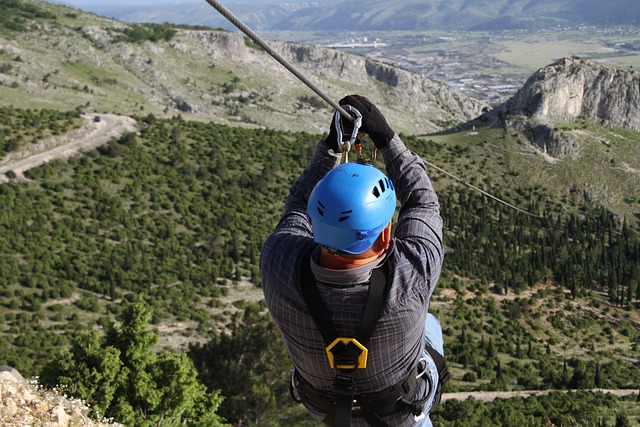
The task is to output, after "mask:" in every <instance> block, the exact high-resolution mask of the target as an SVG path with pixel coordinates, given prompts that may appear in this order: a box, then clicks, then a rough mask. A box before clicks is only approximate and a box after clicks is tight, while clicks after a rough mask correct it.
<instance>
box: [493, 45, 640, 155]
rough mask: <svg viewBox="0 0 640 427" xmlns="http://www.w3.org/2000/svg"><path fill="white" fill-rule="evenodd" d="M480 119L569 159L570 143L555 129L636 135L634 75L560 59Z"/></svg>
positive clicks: (638, 99) (637, 82)
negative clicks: (587, 125)
mask: <svg viewBox="0 0 640 427" xmlns="http://www.w3.org/2000/svg"><path fill="white" fill-rule="evenodd" d="M480 119H481V120H482V121H484V122H489V123H490V124H492V125H500V126H504V127H512V128H515V129H516V130H518V131H521V132H523V133H524V134H525V135H526V136H527V137H528V138H529V140H530V141H531V142H532V143H534V144H535V145H537V146H539V147H540V148H541V149H542V150H544V151H545V152H547V153H549V154H552V155H555V156H559V157H564V156H569V157H575V156H576V155H577V147H576V145H575V143H574V142H573V141H572V140H571V138H567V137H565V136H562V135H560V134H559V133H558V132H557V131H556V130H555V124H557V123H560V122H572V121H575V120H577V119H584V120H587V121H590V122H594V123H598V124H600V125H603V126H607V127H621V128H625V129H631V130H636V131H640V73H637V72H636V71H635V70H633V69H632V68H621V67H615V66H609V65H601V64H594V63H591V62H587V61H583V60H581V59H580V58H576V57H572V58H563V59H560V60H559V61H557V62H555V63H553V64H551V65H549V66H546V67H544V68H542V69H540V70H538V71H537V72H536V73H534V74H533V75H532V76H531V77H530V78H529V79H528V80H527V82H526V83H525V84H524V86H523V87H522V88H521V89H520V90H519V91H518V92H517V93H516V94H515V95H514V96H513V97H512V98H511V99H510V100H509V101H507V102H506V103H504V104H503V105H501V106H500V107H498V108H496V109H495V110H493V111H490V112H488V113H486V114H485V115H483V116H482V117H481V118H480Z"/></svg>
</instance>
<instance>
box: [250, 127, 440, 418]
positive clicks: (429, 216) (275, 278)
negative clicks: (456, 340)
mask: <svg viewBox="0 0 640 427" xmlns="http://www.w3.org/2000/svg"><path fill="white" fill-rule="evenodd" d="M380 151H381V153H382V156H383V158H384V163H385V166H386V171H387V175H388V176H389V178H391V180H392V181H393V184H394V186H395V188H396V193H397V197H398V200H399V201H400V204H401V210H400V213H399V218H398V220H397V222H396V223H395V224H394V229H395V237H394V238H393V240H392V244H391V246H390V249H389V250H388V251H387V253H386V255H385V256H384V257H383V258H382V259H379V260H377V261H375V262H372V263H369V264H366V265H364V266H360V267H358V268H355V269H349V270H329V269H326V268H323V267H320V266H319V265H318V258H319V248H318V247H317V244H316V243H314V241H313V235H312V231H311V224H310V222H309V219H308V217H307V215H306V205H307V200H308V197H309V194H310V192H311V190H312V189H313V188H314V186H315V184H316V183H317V182H318V181H319V180H320V179H321V178H322V177H323V176H324V175H325V174H326V173H327V172H328V171H330V170H331V169H332V168H334V167H335V166H337V165H338V164H339V160H340V157H339V154H335V153H333V151H332V150H330V149H329V148H328V147H327V145H326V144H325V143H324V142H321V143H319V144H318V147H317V149H316V152H315V155H314V157H313V159H312V160H311V162H310V163H309V165H308V166H307V168H306V169H305V170H304V171H303V173H302V174H301V175H300V177H299V178H298V179H297V181H296V182H295V183H294V184H293V186H292V187H291V189H290V192H289V196H288V198H287V201H286V203H285V211H284V214H283V215H282V218H281V220H280V222H279V224H278V226H277V227H276V230H275V232H274V233H273V234H272V235H271V236H270V237H269V238H268V239H267V240H266V242H265V244H264V246H263V249H262V254H261V259H260V269H261V273H262V280H263V289H264V295H265V299H266V302H267V306H268V308H269V311H270V313H271V316H272V317H273V319H274V320H275V322H276V324H277V325H278V328H279V329H280V332H281V334H282V338H283V339H284V343H285V345H286V347H287V350H288V352H289V354H290V356H291V359H292V362H293V364H294V366H295V367H296V369H297V371H298V373H299V375H300V376H302V378H304V379H305V380H306V381H307V382H309V383H311V384H312V385H313V386H314V388H315V389H317V390H327V391H330V390H331V389H332V383H333V381H334V379H335V371H334V370H333V369H331V368H330V367H329V363H328V360H327V355H326V353H325V347H326V345H325V343H324V341H323V339H322V336H321V335H320V333H319V331H318V330H317V328H316V326H315V324H314V321H313V319H312V317H311V315H310V314H309V310H308V309H307V306H306V305H305V302H304V298H303V296H302V293H301V288H300V283H299V271H300V267H301V265H302V263H310V264H311V268H312V271H313V273H314V275H315V277H316V280H317V282H318V289H319V292H320V296H321V298H322V299H323V302H324V304H325V306H326V307H328V310H329V311H330V318H331V319H332V321H333V323H334V325H335V327H336V329H337V331H338V333H339V334H341V336H345V337H349V336H352V335H353V333H354V331H355V329H356V328H357V326H358V325H359V323H360V321H361V319H362V314H363V311H364V306H365V302H366V298H367V286H368V282H369V280H370V276H371V270H372V269H373V268H375V267H376V266H378V265H379V264H380V263H384V262H386V263H388V265H389V281H390V289H389V291H388V297H387V300H386V301H385V306H384V308H383V312H382V315H381V318H380V320H379V322H378V325H377V327H376V329H375V331H374V333H373V336H372V338H371V340H370V341H369V345H368V346H367V348H368V349H369V358H368V362H367V367H366V368H365V369H359V370H358V371H357V372H356V374H355V376H354V378H355V385H356V393H369V392H375V391H379V390H383V389H385V388H387V387H389V386H392V385H394V384H396V383H397V382H399V381H402V380H404V379H406V378H407V376H408V374H409V372H410V371H411V370H412V368H413V367H414V366H416V364H417V363H418V361H419V359H420V358H421V357H422V355H423V351H424V325H425V318H426V315H427V309H428V307H429V300H430V298H431V295H432V293H433V289H434V287H435V285H436V282H437V280H438V277H439V276H440V271H441V267H442V262H443V255H444V250H443V243H442V219H441V217H440V208H439V204H438V199H437V196H436V194H435V192H434V190H433V186H432V185H431V181H430V180H429V178H428V177H427V174H426V171H425V167H424V163H423V162H422V160H421V159H420V158H419V157H418V156H417V155H416V154H414V153H412V152H410V151H409V150H408V149H407V148H406V147H405V145H404V143H403V142H402V141H401V139H400V137H399V136H398V135H395V136H394V138H393V139H392V140H391V141H390V143H389V145H388V146H387V147H385V148H384V149H382V150H380ZM310 253H312V255H311V256H309V254H310ZM427 392H428V385H426V384H424V382H423V381H421V384H420V387H419V390H418V391H417V395H416V397H417V398H420V397H422V396H424V394H425V393H427ZM306 406H307V410H308V412H309V413H310V414H311V415H312V416H313V417H314V418H316V419H318V420H322V419H323V418H324V416H325V415H326V414H324V413H321V412H320V411H318V410H317V409H316V408H313V407H312V406H310V405H306ZM385 421H387V422H388V423H389V425H393V426H412V425H413V424H414V423H415V421H414V417H413V415H412V414H411V413H410V411H409V410H408V409H407V410H402V411H399V412H398V413H394V414H391V415H388V416H386V417H385ZM366 425H367V423H366V422H365V421H364V420H363V419H361V418H359V417H358V416H357V415H356V414H355V413H354V415H353V419H352V426H354V427H357V426H366Z"/></svg>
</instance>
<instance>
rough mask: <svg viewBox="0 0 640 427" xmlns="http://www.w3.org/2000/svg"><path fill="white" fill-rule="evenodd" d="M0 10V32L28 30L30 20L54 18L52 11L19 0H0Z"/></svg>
mask: <svg viewBox="0 0 640 427" xmlns="http://www.w3.org/2000/svg"><path fill="white" fill-rule="evenodd" d="M0 10H2V14H0V34H6V33H9V32H11V31H17V32H24V31H28V30H29V29H30V21H32V20H55V19H56V15H54V14H53V13H51V12H48V11H46V10H44V9H42V8H40V7H38V6H37V5H35V4H33V3H26V2H23V1H20V0H0Z"/></svg>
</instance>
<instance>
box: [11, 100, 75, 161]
mask: <svg viewBox="0 0 640 427" xmlns="http://www.w3.org/2000/svg"><path fill="white" fill-rule="evenodd" d="M79 125H80V119H79V118H78V113H77V112H75V111H68V112H58V111H51V110H22V109H14V108H6V107H0V158H1V157H4V156H5V155H7V154H8V153H11V152H13V151H18V150H21V149H23V148H25V147H28V146H29V145H30V144H35V143H37V142H39V141H41V140H43V139H45V138H48V137H50V136H55V135H62V134H64V133H66V132H68V131H70V130H71V129H73V128H74V127H78V126H79Z"/></svg>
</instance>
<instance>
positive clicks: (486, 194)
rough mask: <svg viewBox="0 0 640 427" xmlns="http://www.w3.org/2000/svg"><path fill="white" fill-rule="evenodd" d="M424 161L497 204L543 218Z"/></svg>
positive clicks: (426, 162)
mask: <svg viewBox="0 0 640 427" xmlns="http://www.w3.org/2000/svg"><path fill="white" fill-rule="evenodd" d="M422 161H423V162H424V163H425V164H426V165H427V166H431V167H432V168H434V169H435V170H437V171H439V172H442V173H443V174H445V175H447V176H449V177H451V178H453V179H455V180H456V181H458V182H460V183H462V184H464V185H466V186H467V187H469V188H472V189H474V190H476V191H479V192H480V193H482V194H484V195H485V196H487V197H490V198H491V199H493V200H495V201H497V202H500V203H502V204H504V205H507V206H509V207H510V208H512V209H515V210H517V211H518V212H522V213H523V214H526V215H529V216H532V217H534V218H542V216H540V215H536V214H532V213H531V212H527V211H525V210H524V209H520V208H519V207H517V206H514V205H512V204H511V203H508V202H505V201H504V200H502V199H499V198H497V197H496V196H494V195H492V194H489V193H487V192H486V191H484V190H483V189H481V188H478V187H476V186H475V185H473V184H470V183H468V182H467V181H465V180H464V179H462V178H458V177H457V176H455V175H454V174H452V173H450V172H447V171H446V170H444V169H442V168H441V167H439V166H436V165H434V164H433V163H429V162H428V161H426V160H425V159H422Z"/></svg>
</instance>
